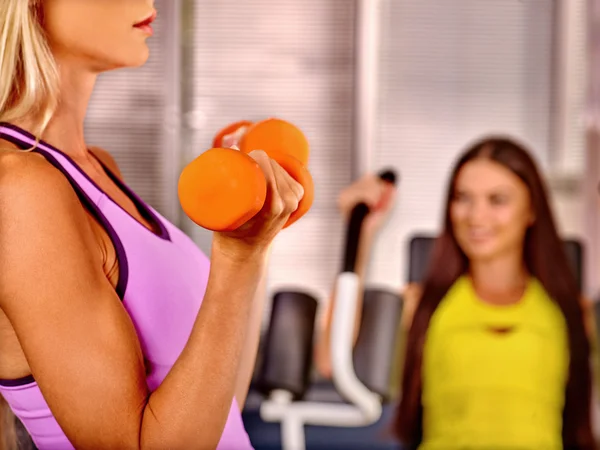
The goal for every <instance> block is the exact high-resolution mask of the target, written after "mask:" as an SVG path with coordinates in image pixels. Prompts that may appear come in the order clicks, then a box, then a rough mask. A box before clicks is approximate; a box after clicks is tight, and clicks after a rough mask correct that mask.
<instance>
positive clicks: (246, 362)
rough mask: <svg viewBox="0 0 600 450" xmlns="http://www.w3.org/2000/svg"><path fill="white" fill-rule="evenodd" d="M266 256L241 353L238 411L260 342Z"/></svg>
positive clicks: (265, 293)
mask: <svg viewBox="0 0 600 450" xmlns="http://www.w3.org/2000/svg"><path fill="white" fill-rule="evenodd" d="M269 255H270V254H269ZM269 255H268V256H269ZM268 256H267V259H266V260H265V264H264V269H263V272H262V276H261V280H260V283H259V284H258V288H257V289H256V294H255V296H254V299H253V301H252V310H251V312H250V320H249V325H248V332H247V338H246V342H245V344H244V349H243V351H242V356H241V360H240V368H239V370H238V380H237V383H236V388H235V398H236V400H237V402H238V405H239V407H240V410H241V409H243V408H244V404H245V403H246V397H247V395H248V389H249V388H250V383H251V381H252V375H253V373H254V367H255V364H256V356H257V353H258V345H259V342H260V334H261V333H260V332H261V328H262V322H263V315H264V311H265V303H266V299H267V266H268Z"/></svg>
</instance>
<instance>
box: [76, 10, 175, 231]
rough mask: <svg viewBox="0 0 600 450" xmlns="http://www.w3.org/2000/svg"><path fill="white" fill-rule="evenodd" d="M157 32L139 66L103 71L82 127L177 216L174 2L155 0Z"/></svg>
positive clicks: (148, 195) (142, 189)
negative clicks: (143, 63)
mask: <svg viewBox="0 0 600 450" xmlns="http://www.w3.org/2000/svg"><path fill="white" fill-rule="evenodd" d="M156 8H157V10H158V18H157V21H156V23H155V24H154V25H153V28H154V30H155V35H154V36H153V37H152V38H150V39H148V45H149V47H150V58H149V60H148V62H147V63H146V64H145V65H144V66H143V67H140V68H134V69H121V70H117V71H114V72H108V73H105V74H102V75H101V76H100V77H99V78H98V82H97V85H96V89H95V91H94V93H93V96H92V98H91V100H90V105H89V110H88V115H87V118H86V122H85V130H86V135H87V140H88V143H89V144H91V145H95V146H99V147H101V148H104V149H105V150H107V151H109V152H110V153H111V154H112V155H113V156H114V158H115V160H116V161H117V163H118V164H119V167H120V168H121V171H122V173H123V176H124V178H125V180H126V182H127V183H128V184H129V185H130V186H131V187H132V188H133V189H134V190H135V191H136V192H137V193H138V194H139V195H140V196H141V197H142V198H143V199H144V200H145V201H146V202H148V203H149V204H151V205H152V206H153V207H155V208H156V209H157V210H158V211H159V212H161V213H162V214H163V215H165V216H166V217H167V218H169V219H170V220H174V221H177V217H176V211H177V208H176V207H177V197H176V189H175V184H174V182H175V179H176V178H175V177H176V172H177V169H178V168H177V167H176V166H177V165H178V164H177V163H178V157H177V152H178V150H179V149H178V147H177V143H176V141H174V140H173V136H175V135H176V132H177V128H178V125H177V123H176V115H175V116H174V115H173V111H174V109H175V108H176V106H174V105H175V103H174V102H177V100H178V99H177V98H176V97H175V96H174V95H173V92H172V91H173V87H174V86H175V87H176V86H177V85H178V84H179V83H178V80H177V79H175V78H176V77H178V74H177V67H176V64H177V62H176V60H175V57H176V55H177V52H178V50H179V45H180V44H179V41H178V35H177V30H176V29H175V27H174V26H173V23H174V22H173V19H174V18H176V17H177V14H178V2H177V1H173V0H158V1H157V2H156Z"/></svg>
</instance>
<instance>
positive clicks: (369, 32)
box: [86, 0, 600, 323]
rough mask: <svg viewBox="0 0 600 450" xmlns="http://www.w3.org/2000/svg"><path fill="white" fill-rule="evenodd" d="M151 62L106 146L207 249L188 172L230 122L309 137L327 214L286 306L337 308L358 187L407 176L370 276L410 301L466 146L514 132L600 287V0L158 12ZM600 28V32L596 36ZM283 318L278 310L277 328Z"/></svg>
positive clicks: (269, 1) (229, 2)
mask: <svg viewBox="0 0 600 450" xmlns="http://www.w3.org/2000/svg"><path fill="white" fill-rule="evenodd" d="M156 6H157V9H158V11H159V18H158V21H157V23H156V28H155V31H156V33H155V36H154V37H153V38H152V39H151V40H150V46H151V58H150V61H149V63H148V64H147V65H146V66H145V67H144V68H142V69H141V70H140V69H136V70H133V71H118V72H114V73H109V74H106V75H104V76H103V77H102V78H101V79H100V81H99V84H98V87H97V89H96V91H95V96H94V98H93V100H92V103H91V109H90V112H89V116H88V119H87V124H86V126H87V132H88V139H89V140H90V141H91V142H92V143H93V144H96V145H99V146H102V147H104V148H106V149H108V150H110V151H111V152H112V153H113V155H114V156H115V158H116V159H117V161H118V163H119V165H120V166H121V168H122V172H123V174H124V176H125V178H126V180H127V182H128V183H129V184H130V185H131V186H132V187H133V188H134V189H135V190H136V191H137V192H138V193H139V194H140V195H141V197H142V198H143V199H144V200H146V201H148V202H149V203H150V204H151V205H153V206H154V207H155V208H157V209H158V210H159V211H160V212H161V213H162V214H163V215H165V216H166V217H167V218H169V219H170V220H172V221H173V222H174V223H175V224H178V225H179V226H180V227H182V228H183V229H184V230H185V231H186V232H187V233H188V234H189V235H190V236H192V237H193V238H194V240H195V241H196V242H197V243H198V245H199V246H200V247H201V248H203V249H204V250H205V251H208V249H209V246H210V240H211V235H210V233H209V232H207V231H205V230H202V229H200V228H198V227H197V226H195V225H193V224H192V223H191V222H189V221H188V220H187V219H186V218H185V216H184V214H182V212H181V210H180V207H179V202H178V199H177V191H176V186H177V180H178V177H179V174H180V172H181V170H182V168H183V167H184V166H185V164H187V163H188V162H189V161H191V160H192V159H193V158H195V157H197V156H198V155H200V154H201V153H202V152H203V151H205V150H207V149H208V148H210V146H211V141H212V137H213V135H214V134H215V132H216V131H217V130H219V129H220V128H222V127H224V126H225V125H227V124H229V123H231V122H234V121H238V120H242V119H248V120H259V119H262V118H266V117H270V116H277V117H281V118H283V119H286V120H289V121H291V122H293V123H295V124H296V125H298V126H299V127H300V128H301V129H302V130H303V131H304V132H305V133H306V135H307V136H308V138H309V141H310V143H311V148H312V150H311V151H312V153H311V159H310V164H309V168H310V171H311V173H312V175H313V178H314V181H315V186H316V193H315V203H314V206H313V207H312V209H311V211H310V212H309V213H308V214H307V215H306V216H305V217H304V218H303V219H302V220H301V221H300V222H298V223H297V224H296V225H294V226H293V227H291V228H290V229H288V230H286V231H285V232H283V233H282V234H281V235H280V236H279V238H278V241H277V244H276V246H275V248H274V253H273V257H272V259H271V266H270V272H269V280H268V289H269V297H271V296H272V294H273V293H274V292H276V291H279V290H283V289H291V288H294V287H301V288H302V289H303V290H305V291H309V292H312V293H313V295H314V296H315V297H316V298H317V299H318V300H319V301H326V300H327V298H328V294H329V292H330V289H331V287H332V283H333V281H334V279H335V276H336V274H337V273H338V272H339V270H340V265H341V258H342V247H343V244H344V232H345V228H344V227H345V225H344V224H343V223H342V220H341V218H340V215H339V213H338V211H337V207H336V201H337V197H338V194H339V192H340V190H341V189H342V188H343V187H345V186H347V185H348V184H349V183H350V182H351V181H352V180H354V179H356V178H358V177H359V176H360V175H362V174H364V173H366V172H370V171H376V170H379V169H381V168H384V167H393V168H395V169H396V170H397V171H398V172H399V173H400V175H401V182H400V190H399V196H398V198H397V201H396V206H395V208H394V211H393V214H392V217H391V219H390V220H389V221H388V223H387V224H386V225H385V229H384V230H383V231H382V233H381V235H380V237H379V238H378V241H377V243H376V245H375V250H374V253H373V256H372V260H371V264H370V266H369V274H368V282H369V284H370V285H371V286H381V287H384V288H386V289H391V290H399V289H400V288H401V287H402V286H403V285H404V284H405V282H406V274H407V270H408V267H407V265H408V261H407V257H408V253H407V245H408V242H409V240H410V238H411V236H413V235H415V234H418V233H428V234H436V233H437V231H438V230H439V227H440V224H441V220H440V219H441V213H442V206H443V201H444V195H445V189H446V184H447V179H448V176H449V171H450V167H451V165H452V163H453V162H454V160H455V158H456V156H457V155H458V153H460V152H461V151H462V150H463V149H464V148H465V146H466V145H468V144H469V143H470V142H472V141H473V140H475V139H478V138H479V137H481V136H482V135H485V134H489V133H500V134H510V135H512V136H514V137H516V138H518V139H520V140H522V141H524V142H525V143H526V144H527V145H528V146H529V147H530V148H531V149H533V151H534V154H535V157H536V158H537V161H538V163H539V164H540V165H541V167H542V168H543V171H544V174H545V176H546V180H547V182H548V184H549V187H550V190H551V197H552V200H553V203H554V208H555V213H556V218H557V221H558V225H559V227H560V230H561V233H562V235H563V236H565V237H568V238H574V239H577V240H579V241H580V242H581V243H582V244H583V246H584V251H585V253H584V257H585V278H584V283H585V285H584V286H585V293H586V294H587V295H588V296H590V297H592V298H595V297H597V294H598V293H599V292H600V208H599V205H598V201H597V199H598V182H599V181H600V155H599V154H598V151H599V150H600V148H599V144H600V139H599V134H598V133H599V121H598V119H599V116H600V114H599V108H600V32H599V25H600V24H599V22H600V1H599V0H435V1H424V0H301V1H300V0H251V1H239V0H157V1H156ZM594 24H595V26H594ZM268 315H269V310H268V309H267V310H266V311H265V323H266V320H267V318H268Z"/></svg>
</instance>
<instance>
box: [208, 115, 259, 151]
mask: <svg viewBox="0 0 600 450" xmlns="http://www.w3.org/2000/svg"><path fill="white" fill-rule="evenodd" d="M252 125H253V123H252V122H250V121H249V120H240V121H239V122H235V123H232V124H231V125H227V126H226V127H225V128H223V129H222V130H220V131H219V132H218V133H217V134H216V135H215V138H214V139H213V144H212V146H213V148H229V147H232V146H234V145H238V146H239V142H240V140H241V139H242V137H243V136H244V134H246V132H247V131H248V129H249V128H250V127H251V126H252ZM226 141H229V142H226Z"/></svg>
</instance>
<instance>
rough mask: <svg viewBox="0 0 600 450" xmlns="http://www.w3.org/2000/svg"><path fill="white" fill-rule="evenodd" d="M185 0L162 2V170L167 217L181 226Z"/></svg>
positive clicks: (165, 0)
mask: <svg viewBox="0 0 600 450" xmlns="http://www.w3.org/2000/svg"><path fill="white" fill-rule="evenodd" d="M181 11H182V0H162V1H161V2H160V15H161V20H162V21H163V22H164V25H163V26H164V29H165V30H166V31H167V32H165V33H163V36H162V40H163V41H162V43H161V44H162V46H163V48H164V52H163V55H164V58H165V60H164V70H165V82H164V84H163V89H165V99H166V100H165V108H164V112H163V113H164V120H163V124H164V125H163V126H164V130H163V133H161V136H162V139H163V142H162V149H163V150H162V151H163V153H162V160H161V163H162V170H163V174H164V176H165V180H166V181H165V184H166V189H165V191H164V193H163V196H164V199H163V202H162V204H163V205H165V208H166V210H165V216H166V217H167V218H168V219H169V220H170V221H171V222H172V223H175V224H179V223H180V220H181V217H180V211H181V210H180V208H179V201H178V198H177V183H178V181H179V174H180V172H181V163H180V162H181V139H180V136H181V132H182V127H181V100H180V99H181V77H182V73H181V72H182V71H181V48H182V26H181Z"/></svg>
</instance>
